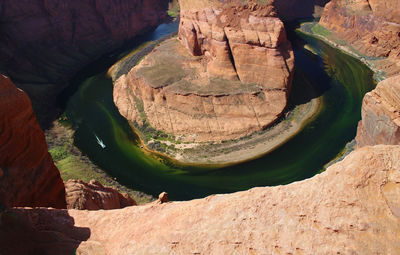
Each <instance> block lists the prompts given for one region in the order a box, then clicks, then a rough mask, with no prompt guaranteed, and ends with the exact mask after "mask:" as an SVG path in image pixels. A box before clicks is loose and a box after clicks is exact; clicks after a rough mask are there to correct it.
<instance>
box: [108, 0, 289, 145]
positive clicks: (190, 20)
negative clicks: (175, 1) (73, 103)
mask: <svg viewBox="0 0 400 255" xmlns="http://www.w3.org/2000/svg"><path fill="white" fill-rule="evenodd" d="M249 2H250V3H249V4H245V5H243V4H240V2H235V1H222V2H221V1H196V2H195V3H193V1H180V4H181V19H180V28H179V39H180V42H181V44H182V45H183V46H184V47H185V48H186V49H184V48H183V47H182V46H181V44H179V43H178V42H177V40H176V39H170V40H168V41H166V42H164V43H162V44H161V45H160V46H159V47H157V48H156V49H155V50H154V51H153V52H152V53H150V54H149V55H148V56H147V57H146V58H145V59H144V60H143V61H141V62H140V64H139V65H138V66H136V67H134V68H133V69H132V70H131V71H130V72H129V73H128V74H126V75H123V76H122V77H120V78H119V79H118V80H117V81H116V82H115V87H114V102H115V103H116V105H117V107H118V108H119V110H120V112H121V114H122V115H123V116H125V117H126V118H127V119H128V120H130V121H132V122H135V123H137V124H138V125H141V126H143V125H145V124H148V125H150V126H151V127H153V128H154V129H156V130H160V131H163V132H165V133H169V134H173V135H175V136H177V137H180V139H182V140H184V141H194V142H203V141H207V142H208V141H220V140H228V139H237V138H240V137H243V136H245V135H249V134H251V133H253V132H255V131H259V130H262V129H264V128H265V127H267V126H268V125H270V124H271V123H273V122H274V121H276V119H277V118H278V117H279V116H280V115H281V114H282V112H283V110H284V109H285V107H286V104H287V98H288V93H289V91H290V86H291V82H292V74H293V67H294V56H293V51H292V49H291V44H290V42H289V41H288V40H287V38H286V32H285V28H284V26H283V23H282V22H281V21H280V20H279V18H278V17H277V14H276V10H275V8H274V6H273V5H271V4H268V5H263V4H256V3H255V2H256V1H249ZM187 50H188V51H187Z"/></svg>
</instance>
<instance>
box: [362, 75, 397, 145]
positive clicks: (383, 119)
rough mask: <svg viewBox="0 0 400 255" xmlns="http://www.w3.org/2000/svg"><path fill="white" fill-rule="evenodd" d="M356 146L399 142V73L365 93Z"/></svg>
mask: <svg viewBox="0 0 400 255" xmlns="http://www.w3.org/2000/svg"><path fill="white" fill-rule="evenodd" d="M361 115H362V120H361V121H360V123H359V124H358V130H357V137H356V141H357V146H359V147H362V146H366V145H376V144H400V75H398V76H394V77H391V78H389V79H386V80H384V81H382V82H380V83H379V84H378V85H377V87H376V88H375V89H374V90H373V91H371V92H369V93H368V94H366V95H365V97H364V100H363V104H362V112H361Z"/></svg>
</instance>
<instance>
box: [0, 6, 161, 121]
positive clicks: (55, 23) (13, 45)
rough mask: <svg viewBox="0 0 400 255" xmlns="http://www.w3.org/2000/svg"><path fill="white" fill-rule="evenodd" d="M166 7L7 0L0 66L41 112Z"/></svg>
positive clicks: (2, 8) (154, 20) (152, 25)
mask: <svg viewBox="0 0 400 255" xmlns="http://www.w3.org/2000/svg"><path fill="white" fill-rule="evenodd" d="M167 8H168V0H146V1H142V0H70V1H64V0H20V1H14V0H3V1H1V4H0V13H1V17H0V24H1V35H2V36H1V37H0V59H1V63H2V64H4V65H0V66H1V68H0V70H2V69H5V71H6V73H7V74H8V75H9V76H10V77H11V78H12V79H13V80H14V81H15V82H16V83H17V84H16V85H17V86H19V87H21V88H22V89H23V90H24V91H26V92H27V93H28V94H29V96H30V97H31V100H32V101H33V104H34V107H35V112H36V113H38V112H40V113H41V114H43V112H46V110H47V109H46V108H51V107H54V105H55V103H56V102H55V98H56V96H55V95H57V94H58V93H59V92H60V91H61V90H62V89H63V88H64V87H65V86H66V85H67V81H68V79H69V78H70V77H71V76H72V75H74V74H75V73H76V72H77V71H78V70H81V69H82V68H83V67H84V66H86V65H87V64H89V63H90V62H92V61H94V60H96V59H97V58H99V57H100V56H101V55H102V54H104V53H107V52H111V51H112V50H114V49H116V48H117V47H120V46H121V45H122V43H123V42H124V40H126V39H129V38H133V37H135V36H137V35H140V34H142V33H144V32H146V31H149V30H151V29H153V28H155V27H156V26H157V25H158V24H160V23H161V22H162V20H163V19H164V18H165V16H166V10H167ZM40 117H41V116H40Z"/></svg>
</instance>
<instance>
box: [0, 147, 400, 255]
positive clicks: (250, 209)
mask: <svg viewBox="0 0 400 255" xmlns="http://www.w3.org/2000/svg"><path fill="white" fill-rule="evenodd" d="M399 158H400V146H375V147H364V148H362V149H358V150H357V151H355V152H353V153H351V154H350V155H349V156H348V157H346V159H345V160H344V161H342V162H339V163H337V164H335V165H333V166H331V167H329V168H328V170H327V171H326V172H324V173H322V174H320V175H317V176H315V177H314V178H312V179H309V180H305V181H301V182H296V183H292V184H290V185H287V186H279V187H269V188H254V189H251V190H249V191H245V192H238V193H234V194H228V195H214V196H210V197H207V198H204V199H197V200H193V201H187V202H172V203H166V204H154V203H153V204H149V205H146V206H139V207H128V208H125V209H120V210H112V211H77V210H69V211H68V215H66V214H63V213H62V212H61V211H54V210H46V209H42V210H29V209H16V210H13V211H11V212H12V213H14V214H17V215H19V217H14V218H13V219H25V221H27V222H32V219H37V218H39V216H40V218H43V217H44V215H46V214H48V215H49V217H48V218H49V219H50V221H48V220H46V221H44V222H41V223H42V225H41V226H40V227H41V228H40V229H43V228H44V227H45V226H46V224H49V225H51V226H59V225H60V224H59V223H57V222H70V221H71V218H73V219H74V220H75V224H74V227H73V229H74V231H72V229H71V228H72V226H71V225H66V224H64V225H63V226H69V230H68V231H66V230H63V229H60V228H55V227H53V228H52V231H54V232H58V233H60V235H59V236H61V237H62V236H65V235H67V234H68V237H69V238H72V240H71V242H70V243H76V242H78V243H80V244H79V248H78V251H77V254H88V253H89V252H93V251H96V253H95V254H132V253H135V254H174V253H178V254H179V253H182V254H198V253H199V254H234V253H238V254H252V253H254V254H289V253H292V254H297V253H301V254H339V253H340V254H396V253H397V252H398V251H399V250H400V243H399V242H398V236H399V234H400V218H399V217H400V215H399V208H400V202H399V199H398V197H399V195H400V193H399V192H400V184H399V183H400V161H399V160H398V159H399ZM54 215H57V217H54ZM51 221H55V222H53V223H51ZM32 224H33V225H34V226H38V225H39V224H38V223H35V222H34V221H33V223H32ZM131 226H132V227H131ZM85 229H86V230H89V231H90V236H82V235H78V234H77V233H76V232H75V231H77V230H85ZM17 230H18V229H17ZM6 231H7V228H3V227H2V228H0V236H1V234H2V233H4V232H6ZM6 233H7V232H6ZM7 238H8V239H7ZM10 238H12V237H10V236H9V235H5V240H3V239H0V243H1V242H6V241H7V240H10ZM11 240H12V239H11ZM62 240H63V239H62V238H60V239H59V240H57V242H58V243H60V244H61V245H62V244H63V242H62ZM14 242H15V241H14ZM9 243H12V242H11V241H9ZM9 243H8V244H9ZM50 243H51V242H50ZM53 243H54V241H53ZM35 245H36V248H38V247H49V242H46V240H39V242H36V243H35ZM8 247H10V248H9V249H11V248H12V246H10V245H9V246H6V248H8ZM17 248H18V246H17ZM50 248H51V249H50ZM52 249H54V247H51V246H50V247H49V248H48V252H49V253H50V254H52V252H51V251H53V250H52ZM6 251H7V250H6ZM14 251H15V250H14ZM53 253H54V252H53ZM65 253H66V254H68V253H67V250H65ZM16 254H18V253H16Z"/></svg>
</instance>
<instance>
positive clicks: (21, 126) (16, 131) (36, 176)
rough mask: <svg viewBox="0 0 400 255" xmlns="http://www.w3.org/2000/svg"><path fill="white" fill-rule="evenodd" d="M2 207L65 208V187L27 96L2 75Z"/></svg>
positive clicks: (0, 119) (0, 81)
mask: <svg viewBox="0 0 400 255" xmlns="http://www.w3.org/2000/svg"><path fill="white" fill-rule="evenodd" d="M0 169H1V171H0V205H1V206H6V207H12V206H30V207H36V206H42V207H55V208H66V203H65V192H64V184H63V181H62V180H61V177H60V173H59V172H58V169H57V168H56V167H55V165H54V163H53V160H52V158H51V156H50V154H49V153H48V151H47V145H46V140H45V137H44V133H43V131H42V130H41V129H40V127H39V125H38V124H37V122H36V117H35V114H34V113H33V110H32V107H31V103H30V100H29V98H28V96H27V95H26V94H25V93H24V92H23V91H21V90H19V89H17V88H16V87H15V86H14V85H13V83H12V82H11V80H10V79H8V78H7V77H5V76H3V75H0Z"/></svg>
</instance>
